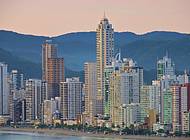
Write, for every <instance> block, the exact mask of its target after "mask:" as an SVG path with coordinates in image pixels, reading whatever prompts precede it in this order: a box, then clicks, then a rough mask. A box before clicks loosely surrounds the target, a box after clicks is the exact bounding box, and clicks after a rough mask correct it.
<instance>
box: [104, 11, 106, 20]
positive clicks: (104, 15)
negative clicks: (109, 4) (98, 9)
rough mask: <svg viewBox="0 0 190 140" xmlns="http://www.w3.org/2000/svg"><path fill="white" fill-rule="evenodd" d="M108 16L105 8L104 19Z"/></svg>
mask: <svg viewBox="0 0 190 140" xmlns="http://www.w3.org/2000/svg"><path fill="white" fill-rule="evenodd" d="M105 18H106V12H105V10H104V19H105Z"/></svg>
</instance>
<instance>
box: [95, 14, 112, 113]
mask: <svg viewBox="0 0 190 140" xmlns="http://www.w3.org/2000/svg"><path fill="white" fill-rule="evenodd" d="M113 55H114V30H113V28H112V24H110V23H109V21H108V19H107V18H106V17H105V16H104V18H103V19H102V20H101V21H100V24H99V25H98V28H97V29H96V63H97V104H96V110H97V114H102V115H103V114H104V113H103V108H104V107H103V100H104V95H103V94H104V68H105V66H109V65H111V64H112V58H113Z"/></svg>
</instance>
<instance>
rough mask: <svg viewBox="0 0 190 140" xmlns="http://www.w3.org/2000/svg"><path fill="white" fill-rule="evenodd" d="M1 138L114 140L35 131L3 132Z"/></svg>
mask: <svg viewBox="0 0 190 140" xmlns="http://www.w3.org/2000/svg"><path fill="white" fill-rule="evenodd" d="M0 140H113V139H112V138H93V137H85V136H83V137H76V136H47V135H41V134H33V133H25V132H23V133H17V132H15V133H14V132H1V131H0Z"/></svg>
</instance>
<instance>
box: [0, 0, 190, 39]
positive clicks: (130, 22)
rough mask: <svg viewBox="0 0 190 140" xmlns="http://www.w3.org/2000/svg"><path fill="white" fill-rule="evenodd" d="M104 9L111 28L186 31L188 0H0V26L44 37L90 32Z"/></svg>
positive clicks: (188, 25) (189, 11)
mask: <svg viewBox="0 0 190 140" xmlns="http://www.w3.org/2000/svg"><path fill="white" fill-rule="evenodd" d="M104 11H105V12H106V15H107V17H108V18H109V20H110V22H111V23H112V24H113V26H114V29H115V31H131V32H135V33H140V34H141V33H145V32H150V31H154V30H167V31H177V32H185V33H190V0H0V29H7V30H12V31H16V32H20V33H27V34H35V35H48V36H54V35H60V34H64V33H68V32H78V31H94V30H95V29H96V27H97V24H98V23H99V20H100V19H101V18H102V17H103V13H104Z"/></svg>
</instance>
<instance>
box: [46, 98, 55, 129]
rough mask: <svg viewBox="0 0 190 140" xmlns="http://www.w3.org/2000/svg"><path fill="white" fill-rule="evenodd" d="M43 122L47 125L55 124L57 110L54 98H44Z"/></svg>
mask: <svg viewBox="0 0 190 140" xmlns="http://www.w3.org/2000/svg"><path fill="white" fill-rule="evenodd" d="M43 108H44V110H43V119H44V120H43V122H44V124H46V125H51V124H53V113H54V112H55V111H56V101H55V100H54V99H51V100H44V104H43Z"/></svg>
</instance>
